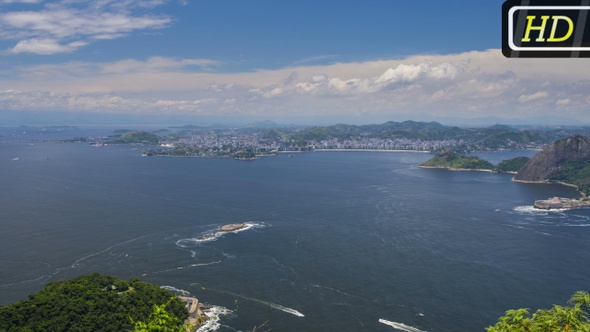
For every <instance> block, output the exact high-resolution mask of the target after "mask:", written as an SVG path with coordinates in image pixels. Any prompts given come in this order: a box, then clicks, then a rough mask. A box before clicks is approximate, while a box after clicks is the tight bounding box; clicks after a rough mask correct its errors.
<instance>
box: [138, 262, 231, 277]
mask: <svg viewBox="0 0 590 332" xmlns="http://www.w3.org/2000/svg"><path fill="white" fill-rule="evenodd" d="M219 263H221V261H214V262H209V263H195V264H190V265H187V266H177V267H174V268H171V269H166V270H161V271H155V272H147V273H144V274H143V275H142V276H147V275H148V274H158V273H164V272H170V271H176V270H184V269H186V268H189V267H199V266H207V265H212V264H219Z"/></svg>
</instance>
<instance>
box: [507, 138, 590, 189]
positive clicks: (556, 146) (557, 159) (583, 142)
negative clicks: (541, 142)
mask: <svg viewBox="0 0 590 332" xmlns="http://www.w3.org/2000/svg"><path fill="white" fill-rule="evenodd" d="M585 159H590V139H588V138H587V137H584V136H580V135H577V136H573V137H568V138H564V139H562V140H559V141H556V142H554V143H553V144H551V145H550V146H548V147H546V148H545V149H543V151H541V152H539V153H537V154H536V155H535V156H534V157H533V158H531V160H529V161H528V162H527V163H526V164H525V165H524V167H523V168H521V169H520V171H518V173H517V174H516V176H515V177H514V180H515V181H523V182H544V181H547V180H548V179H549V175H550V174H551V173H553V172H555V171H558V170H559V169H560V166H561V165H562V164H563V163H565V162H568V161H581V160H585Z"/></svg>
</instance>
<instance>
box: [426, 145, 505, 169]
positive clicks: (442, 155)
mask: <svg viewBox="0 0 590 332" xmlns="http://www.w3.org/2000/svg"><path fill="white" fill-rule="evenodd" d="M421 166H429V167H446V168H450V169H489V170H491V169H494V165H492V163H490V162H489V161H486V160H483V159H480V158H478V157H474V156H470V157H467V156H464V155H460V154H458V153H456V152H454V151H452V150H450V149H445V150H442V151H440V152H438V153H436V155H435V156H434V157H432V158H431V159H429V160H427V161H426V162H424V163H422V165H421Z"/></svg>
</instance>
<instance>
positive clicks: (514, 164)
mask: <svg viewBox="0 0 590 332" xmlns="http://www.w3.org/2000/svg"><path fill="white" fill-rule="evenodd" d="M529 160H530V158H528V157H516V158H512V159H508V160H504V161H502V162H500V163H498V165H496V170H497V171H498V172H518V170H520V169H521V168H522V167H523V166H524V164H526V163H527V162H528V161H529Z"/></svg>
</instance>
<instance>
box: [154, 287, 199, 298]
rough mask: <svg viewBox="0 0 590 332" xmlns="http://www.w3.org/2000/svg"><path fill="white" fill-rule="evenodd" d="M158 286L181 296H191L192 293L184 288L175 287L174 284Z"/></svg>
mask: <svg viewBox="0 0 590 332" xmlns="http://www.w3.org/2000/svg"><path fill="white" fill-rule="evenodd" d="M160 288H162V289H165V290H167V291H170V292H172V293H174V294H177V295H182V296H191V295H192V294H191V293H190V292H189V291H185V290H184V289H180V288H176V287H174V286H160Z"/></svg>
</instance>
